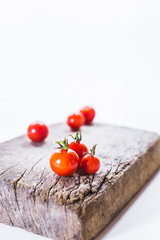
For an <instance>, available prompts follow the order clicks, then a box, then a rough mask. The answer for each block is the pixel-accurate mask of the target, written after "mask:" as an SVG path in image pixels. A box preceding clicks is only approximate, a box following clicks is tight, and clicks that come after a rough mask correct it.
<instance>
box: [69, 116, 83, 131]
mask: <svg viewBox="0 0 160 240" xmlns="http://www.w3.org/2000/svg"><path fill="white" fill-rule="evenodd" d="M84 123H85V118H84V116H83V114H82V113H78V114H75V113H74V114H71V115H69V117H68V119H67V124H68V125H69V126H70V127H71V129H72V130H78V129H79V128H80V127H81V126H82V125H83V124H84Z"/></svg>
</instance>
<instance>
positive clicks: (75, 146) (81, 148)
mask: <svg viewBox="0 0 160 240" xmlns="http://www.w3.org/2000/svg"><path fill="white" fill-rule="evenodd" d="M71 137H72V138H73V139H74V140H75V141H73V142H71V143H70V144H69V148H70V149H72V150H73V151H75V152H76V153H77V154H78V156H79V158H80V159H81V158H82V157H83V155H84V154H85V153H87V152H88V148H87V147H86V145H85V144H83V143H81V142H80V141H81V140H82V134H81V133H79V132H78V133H76V136H75V137H73V136H71Z"/></svg>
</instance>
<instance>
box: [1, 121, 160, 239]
mask: <svg viewBox="0 0 160 240" xmlns="http://www.w3.org/2000/svg"><path fill="white" fill-rule="evenodd" d="M49 129H50V134H49V137H48V138H47V140H46V141H45V142H44V143H41V144H33V143H31V142H30V141H29V140H28V138H27V136H21V137H18V138H16V139H13V140H11V141H8V142H5V143H2V144H0V222H2V223H6V224H9V225H12V226H17V227H21V228H23V229H26V230H28V231H32V232H34V233H37V234H40V235H43V236H47V237H50V238H53V239H58V240H72V239H77V240H81V239H82V240H88V239H91V238H93V237H95V236H96V235H97V234H98V233H99V232H100V231H101V230H102V229H103V228H104V227H105V226H106V225H107V224H108V223H109V222H110V221H111V220H112V219H113V218H114V217H115V216H116V215H117V214H118V212H119V211H120V210H121V209H122V208H123V207H124V206H125V205H126V204H127V202H128V201H129V200H130V199H131V198H132V197H133V196H134V195H135V193H136V192H137V191H138V190H139V189H140V188H141V187H142V186H143V185H144V184H145V182H146V181H147V180H148V179H149V178H150V177H151V175H152V174H153V173H154V172H155V171H156V170H157V168H158V167H159V166H160V138H159V136H158V135H157V134H154V133H149V132H146V131H140V130H133V129H128V128H121V127H115V126H110V125H102V124H94V125H92V126H84V127H83V128H82V134H83V142H84V143H86V144H87V145H88V146H89V147H92V145H93V144H95V143H97V154H96V155H97V156H98V157H99V159H100V161H101V168H100V170H99V171H98V173H97V174H94V175H90V176H87V175H85V174H83V173H82V172H81V170H80V169H79V170H78V172H77V173H75V174H74V175H73V176H72V177H59V176H57V175H55V174H54V173H53V172H52V171H51V169H50V166H49V159H50V156H51V154H52V153H53V151H54V148H55V144H54V142H55V140H61V139H63V137H64V136H67V135H69V134H70V130H69V128H68V127H67V125H66V124H56V125H52V126H51V127H50V128H49Z"/></svg>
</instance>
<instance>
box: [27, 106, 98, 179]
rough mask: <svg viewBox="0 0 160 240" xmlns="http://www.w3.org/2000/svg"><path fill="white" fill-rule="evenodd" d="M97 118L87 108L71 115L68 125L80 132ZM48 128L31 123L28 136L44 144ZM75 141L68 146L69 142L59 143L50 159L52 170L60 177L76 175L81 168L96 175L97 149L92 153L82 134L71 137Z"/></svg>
mask: <svg viewBox="0 0 160 240" xmlns="http://www.w3.org/2000/svg"><path fill="white" fill-rule="evenodd" d="M94 117H95V110H94V109H93V108H92V107H89V106H86V107H84V108H82V109H81V110H80V112H79V113H78V114H75V113H74V114H72V115H69V117H68V119H67V124H68V125H69V126H70V128H71V129H72V130H79V129H80V127H81V126H82V125H84V124H91V123H92V121H93V119H94ZM48 132H49V131H48V127H47V126H46V125H45V124H44V123H42V122H38V121H37V122H34V123H31V124H30V125H29V127H28V131H27V135H28V137H29V138H30V140H32V141H33V142H43V141H44V140H45V139H46V138H47V136H48ZM71 137H72V138H73V139H74V141H72V142H71V143H70V144H68V140H67V139H64V141H58V142H56V143H58V144H59V149H57V150H56V151H55V152H54V153H53V155H52V156H51V158H50V166H51V169H52V170H53V171H54V172H55V173H56V174H58V175H60V176H70V175H72V174H74V173H75V172H76V171H77V169H78V168H79V166H80V167H81V169H82V170H83V172H84V173H86V174H94V173H96V172H97V171H98V169H99V168H100V161H99V159H98V158H96V157H95V148H96V145H94V146H93V148H92V149H91V152H90V153H89V152H88V148H87V147H86V145H85V144H83V143H81V140H82V135H81V133H76V135H75V137H73V136H71Z"/></svg>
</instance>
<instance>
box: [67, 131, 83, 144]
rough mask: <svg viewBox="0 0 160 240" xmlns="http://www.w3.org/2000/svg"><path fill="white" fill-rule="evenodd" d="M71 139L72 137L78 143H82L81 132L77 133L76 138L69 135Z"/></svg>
mask: <svg viewBox="0 0 160 240" xmlns="http://www.w3.org/2000/svg"><path fill="white" fill-rule="evenodd" d="M69 136H70V137H72V138H73V139H74V140H75V141H76V142H80V141H81V140H82V133H81V132H77V133H76V135H75V137H73V136H72V135H69Z"/></svg>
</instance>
